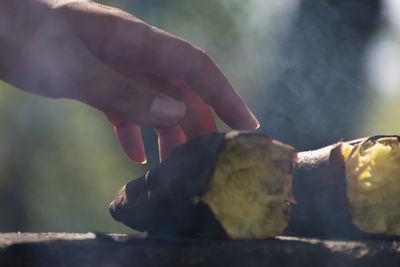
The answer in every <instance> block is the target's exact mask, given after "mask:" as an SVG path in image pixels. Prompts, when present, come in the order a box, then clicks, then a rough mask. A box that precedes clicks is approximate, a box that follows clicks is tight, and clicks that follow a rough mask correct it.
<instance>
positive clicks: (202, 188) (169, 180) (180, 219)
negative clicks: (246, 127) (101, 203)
mask: <svg viewBox="0 0 400 267" xmlns="http://www.w3.org/2000/svg"><path fill="white" fill-rule="evenodd" d="M295 156H296V151H295V150H294V149H293V148H292V147H290V146H288V145H284V144H282V143H280V142H277V141H275V140H273V139H271V138H270V137H268V136H265V135H260V134H252V133H238V132H231V133H228V134H211V135H207V136H204V137H200V138H198V139H196V140H193V141H190V142H188V143H187V144H185V145H184V146H181V147H180V148H178V149H177V150H176V151H174V152H173V153H172V154H171V156H170V157H169V158H168V159H167V160H166V161H165V162H164V163H162V164H161V165H160V166H159V167H157V168H155V169H153V170H151V171H150V172H148V173H147V175H146V176H145V177H142V178H139V179H136V180H133V181H131V182H130V183H128V184H127V185H125V186H124V187H123V188H122V189H121V191H120V192H119V193H118V195H117V197H116V198H115V200H114V201H113V202H112V203H111V205H110V212H111V214H112V216H113V217H114V218H115V219H116V220H118V221H121V222H123V223H124V224H126V225H128V226H130V227H132V228H134V229H137V230H141V231H149V233H151V234H179V235H191V234H211V235H214V236H215V235H217V236H226V235H227V236H229V237H231V238H238V239H252V238H266V237H272V236H275V235H278V234H281V233H282V232H283V230H284V229H285V228H286V226H287V224H288V221H289V217H290V205H289V199H290V198H291V191H292V190H291V185H292V172H293V164H294V160H295Z"/></svg>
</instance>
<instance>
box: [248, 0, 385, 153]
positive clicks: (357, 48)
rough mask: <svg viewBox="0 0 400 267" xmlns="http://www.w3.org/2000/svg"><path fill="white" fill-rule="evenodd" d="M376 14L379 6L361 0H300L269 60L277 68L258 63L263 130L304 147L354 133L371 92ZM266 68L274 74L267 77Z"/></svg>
mask: <svg viewBox="0 0 400 267" xmlns="http://www.w3.org/2000/svg"><path fill="white" fill-rule="evenodd" d="M377 14H378V10H377V8H376V6H373V5H369V4H368V3H363V2H361V1H335V2H333V1H313V0H309V1H302V2H301V4H300V5H299V8H298V11H297V12H296V13H295V14H292V17H291V19H290V24H289V28H288V30H287V31H286V32H285V34H286V36H285V38H283V39H280V40H279V46H278V50H277V51H276V53H277V54H275V55H274V56H273V60H272V62H268V63H267V62H266V64H268V65H269V66H271V65H272V66H273V68H272V70H271V67H266V66H265V67H264V66H262V65H261V66H259V75H258V76H257V77H256V79H257V80H258V81H259V86H258V88H257V90H256V92H255V94H254V97H253V99H252V100H251V106H253V108H255V111H256V114H257V115H258V117H259V119H260V120H261V125H262V128H261V131H262V132H264V133H266V134H270V135H272V136H273V137H274V138H277V139H279V140H282V141H284V142H286V143H289V144H291V145H294V146H295V147H296V148H297V149H299V150H303V149H312V148H317V147H321V146H324V145H328V144H330V143H332V142H335V141H338V140H340V139H341V138H343V137H344V138H346V139H348V138H353V136H352V130H353V128H354V127H355V121H356V120H357V118H358V114H359V113H360V112H361V111H362V109H363V103H364V101H365V100H366V99H367V98H368V94H369V92H368V91H367V88H366V86H365V80H364V76H363V61H364V54H365V49H366V47H367V44H368V42H369V37H370V36H371V35H372V34H373V31H374V27H375V23H376V18H377ZM281 19H282V20H286V17H284V16H283V17H282V18H281ZM260 49H261V51H262V53H261V55H265V57H267V55H268V51H266V49H263V50H262V46H260ZM262 70H264V71H266V70H269V71H270V73H273V74H274V75H273V76H271V75H268V74H266V75H265V74H264V77H263V73H262Z"/></svg>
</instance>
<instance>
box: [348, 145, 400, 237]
mask: <svg viewBox="0 0 400 267" xmlns="http://www.w3.org/2000/svg"><path fill="white" fill-rule="evenodd" d="M342 153H343V156H344V159H345V168H346V180H347V196H348V199H349V205H350V213H351V215H352V218H353V223H354V224H355V225H356V226H357V227H358V228H359V229H360V230H361V231H364V232H366V233H374V234H386V235H400V146H399V142H398V139H397V138H395V137H385V138H380V139H378V140H375V141H373V140H368V141H366V142H362V143H360V144H355V145H350V144H346V143H344V144H343V146H342Z"/></svg>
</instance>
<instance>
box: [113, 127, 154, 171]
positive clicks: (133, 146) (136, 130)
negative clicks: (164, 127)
mask: <svg viewBox="0 0 400 267" xmlns="http://www.w3.org/2000/svg"><path fill="white" fill-rule="evenodd" d="M114 131H115V134H116V135H117V138H118V140H119V142H120V144H121V146H122V148H123V150H124V151H125V154H126V155H127V156H128V157H129V158H130V159H131V160H132V161H133V162H135V163H139V164H145V163H147V159H146V154H145V151H144V144H143V141H142V134H141V130H140V127H139V126H136V125H131V124H128V123H119V124H117V125H114Z"/></svg>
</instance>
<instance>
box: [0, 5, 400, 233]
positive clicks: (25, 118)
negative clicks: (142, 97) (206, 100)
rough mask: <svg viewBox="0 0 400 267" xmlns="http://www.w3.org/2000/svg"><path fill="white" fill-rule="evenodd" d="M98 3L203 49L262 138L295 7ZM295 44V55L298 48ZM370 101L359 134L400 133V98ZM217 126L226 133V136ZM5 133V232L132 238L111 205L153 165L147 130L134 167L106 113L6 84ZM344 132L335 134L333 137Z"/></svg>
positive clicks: (1, 146) (0, 90)
mask: <svg viewBox="0 0 400 267" xmlns="http://www.w3.org/2000/svg"><path fill="white" fill-rule="evenodd" d="M98 2H100V3H103V4H108V5H112V6H115V7H119V8H122V9H124V10H126V11H128V12H131V13H133V14H135V15H136V16H137V17H139V18H141V19H143V20H144V21H146V22H148V23H150V24H152V25H154V26H157V27H160V28H161V29H164V30H166V31H169V32H171V33H173V34H176V35H178V36H181V37H183V38H185V39H187V40H189V41H191V42H193V43H194V44H195V45H197V46H199V47H201V48H203V49H205V50H206V51H207V53H209V54H210V55H211V56H212V58H213V59H214V60H215V61H216V62H217V64H218V65H220V67H221V68H222V69H223V71H224V72H225V73H226V74H227V76H228V78H229V79H230V80H231V82H232V84H233V85H234V87H235V88H237V90H238V91H239V93H240V94H241V95H242V96H243V97H244V99H245V100H247V102H248V103H249V106H250V107H251V108H253V107H259V108H257V109H256V110H255V112H256V115H259V116H260V118H261V123H262V125H261V129H260V131H261V132H263V131H265V129H264V128H263V123H264V122H265V123H266V124H267V123H268V121H263V120H262V118H263V117H262V115H263V112H264V109H265V107H263V105H264V102H263V101H264V97H268V96H269V95H268V94H267V93H266V92H267V91H268V89H269V88H268V87H267V84H268V82H267V81H268V80H269V79H272V78H273V76H274V74H275V71H276V69H277V68H279V64H280V62H281V60H280V59H281V57H284V56H285V55H284V54H281V53H280V52H279V51H280V48H281V47H282V46H283V44H284V41H283V40H285V38H286V36H287V35H288V34H290V31H289V29H288V27H289V26H288V25H289V24H290V23H293V22H294V21H295V20H294V19H293V18H292V17H293V14H292V13H290V10H289V9H288V6H289V5H288V3H291V2H297V1H262V0H251V1H246V2H243V1H239V0H221V1H211V0H202V1H198V0H170V1H164V0H136V1H132V0H115V1H111V0H110V1H98ZM321 17H323V16H321ZM313 27H314V25H313ZM316 28H317V27H316ZM324 34H325V33H324ZM288 45H289V46H290V47H289V48H291V49H292V47H293V49H296V44H295V43H294V44H285V47H288ZM310 54H312V51H311V52H310ZM328 56H329V55H328ZM344 57H346V55H345V54H344ZM188 60H190V59H188ZM291 63H293V62H291ZM294 63H296V62H294ZM294 63H293V64H294ZM327 65H329V64H327ZM307 71H308V70H307ZM310 72H312V69H311V70H310ZM317 78H318V77H317ZM317 89H320V88H316V90H317ZM368 95H369V96H370V98H368V99H362V101H363V103H362V105H360V107H359V109H358V110H359V111H360V114H361V115H358V116H356V118H358V121H356V122H354V124H353V125H356V126H357V127H356V128H354V129H352V132H353V134H352V136H354V137H357V135H358V136H365V135H369V134H385V133H387V134H390V133H391V134H395V133H399V131H400V126H399V124H398V123H397V121H398V120H397V118H398V115H399V114H400V107H399V105H398V102H399V100H400V95H396V96H395V97H391V98H383V97H380V96H379V92H378V93H375V94H372V93H371V94H368ZM360 99H361V98H360ZM343 100H344V101H345V100H346V99H343ZM340 101H341V100H340V99H338V103H336V105H337V106H338V108H340ZM278 104H279V103H278ZM309 104H310V105H312V103H309ZM359 104H360V103H354V105H359ZM350 115H354V114H349V116H350ZM218 124H219V129H221V130H228V129H229V128H228V127H227V126H225V125H224V124H222V123H221V122H220V121H219V123H218ZM0 125H1V127H0V214H2V217H1V220H0V231H35V232H38V231H72V232H86V231H100V232H131V230H129V229H128V228H126V227H124V226H122V225H121V224H119V223H117V222H114V221H113V219H112V218H111V217H110V216H109V214H108V211H107V207H108V203H109V202H110V201H111V200H112V199H113V197H114V195H115V193H116V192H117V191H118V190H119V189H120V187H121V186H122V185H123V184H125V183H126V182H128V181H129V180H131V179H132V178H134V177H139V176H141V175H143V174H144V173H145V171H146V169H148V168H150V167H151V166H153V165H154V164H156V162H157V160H158V159H157V141H156V136H155V134H154V133H153V132H152V130H151V129H144V130H143V134H144V139H145V143H146V149H147V153H148V155H149V157H148V160H149V164H147V165H144V166H141V165H137V164H134V163H132V162H131V161H130V160H128V158H127V157H126V156H125V155H124V153H123V151H122V149H121V148H120V145H119V144H118V141H117V139H116V137H115V136H114V133H113V130H112V127H111V126H110V125H109V123H108V122H107V121H106V119H105V118H104V115H103V114H101V113H100V112H98V111H96V110H94V109H92V108H90V107H88V106H85V105H83V104H81V103H78V102H75V101H71V100H49V99H45V98H42V97H38V96H34V95H30V94H27V93H24V92H21V91H19V90H18V89H15V88H12V87H11V86H9V85H7V84H4V83H0ZM323 125H324V124H320V125H319V126H318V124H317V126H315V127H323ZM271 127H274V125H272V126H271ZM347 130H348V129H339V130H337V133H338V134H337V136H335V138H337V140H338V139H339V138H340V137H341V136H344V135H345V134H344V132H345V131H347ZM281 131H290V129H286V128H284V127H283V128H282V129H281ZM267 133H268V132H267ZM278 139H279V136H278Z"/></svg>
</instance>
